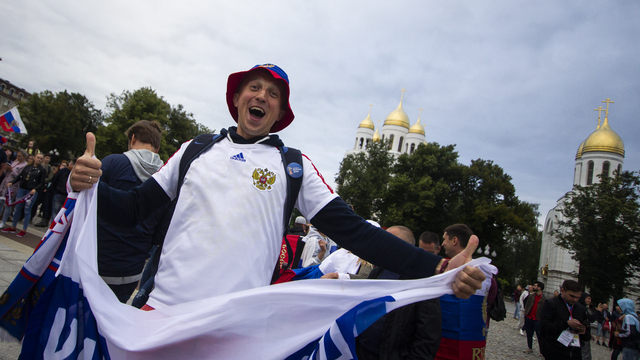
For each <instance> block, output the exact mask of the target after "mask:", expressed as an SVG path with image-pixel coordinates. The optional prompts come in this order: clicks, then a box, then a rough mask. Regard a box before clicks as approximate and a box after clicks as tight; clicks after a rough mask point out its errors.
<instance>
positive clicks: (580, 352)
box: [513, 280, 640, 360]
mask: <svg viewBox="0 0 640 360" xmlns="http://www.w3.org/2000/svg"><path fill="white" fill-rule="evenodd" d="M543 290H544V283H542V282H539V281H538V282H535V283H534V284H533V285H527V286H526V287H524V288H523V287H522V286H520V285H518V286H517V288H516V289H515V290H514V292H513V301H514V302H515V303H516V304H515V305H516V310H515V311H514V315H513V317H514V319H518V320H519V322H518V325H517V330H518V331H520V334H521V335H523V336H525V335H526V337H527V348H526V349H525V350H524V352H525V353H529V354H531V353H533V340H534V333H535V336H536V337H537V340H538V349H539V353H540V357H544V358H545V359H583V360H591V346H592V345H593V344H595V346H603V347H606V348H608V349H609V350H610V351H611V360H616V359H618V357H619V355H620V354H622V359H623V360H638V359H640V350H639V347H638V345H639V342H640V322H639V321H638V316H639V315H640V314H638V313H637V312H636V311H635V306H634V302H633V301H632V300H630V299H619V300H618V301H617V302H616V305H615V309H614V310H613V311H610V310H609V305H608V304H606V303H599V304H598V305H597V306H595V305H594V304H593V303H592V299H591V295H590V294H589V293H587V292H585V291H583V290H584V289H583V287H582V286H581V285H580V284H579V283H578V282H576V281H574V280H566V281H565V282H564V283H563V284H562V287H561V288H560V291H558V290H554V295H553V297H551V298H547V297H546V296H545V293H544V291H543ZM592 327H593V328H595V333H592Z"/></svg>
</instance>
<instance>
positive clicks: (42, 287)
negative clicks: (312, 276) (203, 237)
mask: <svg viewBox="0 0 640 360" xmlns="http://www.w3.org/2000/svg"><path fill="white" fill-rule="evenodd" d="M96 195H97V189H96V187H95V186H94V188H93V189H91V190H87V191H83V192H82V193H81V194H80V195H79V196H78V198H77V200H75V201H74V200H72V199H67V203H66V204H65V209H63V211H61V213H60V214H58V216H57V218H56V222H55V223H54V224H53V225H52V226H51V227H50V228H49V231H48V232H47V234H46V235H45V239H44V240H43V241H42V243H41V244H40V246H39V247H38V249H37V250H36V251H35V252H34V254H33V255H32V256H31V258H30V259H29V260H28V261H27V264H25V267H24V268H23V270H28V274H27V271H25V272H24V274H23V272H21V275H19V276H18V277H17V278H16V280H14V283H12V284H11V285H10V287H9V289H7V292H5V294H3V295H1V296H0V300H1V301H0V302H1V303H3V305H0V318H2V320H5V321H4V322H0V328H1V329H0V337H2V335H4V337H5V338H13V339H15V340H22V354H21V356H20V358H21V359H22V358H24V359H43V360H44V359H92V360H99V359H127V360H158V359H160V360H162V359H196V360H197V359H203V360H204V359H230V360H233V359H274V360H282V359H287V360H311V359H313V360H329V359H332V360H338V359H354V358H355V337H356V336H358V335H359V334H360V333H361V332H362V331H364V329H366V328H367V327H368V326H369V325H370V324H372V323H373V322H375V321H376V320H377V319H379V318H380V316H382V315H384V314H385V313H388V312H390V311H393V310H394V309H397V308H398V307H401V306H404V305H407V304H410V303H413V302H417V301H422V300H425V299H432V298H437V297H441V296H442V295H445V294H451V293H452V290H451V284H452V282H453V281H454V280H455V276H456V273H457V271H459V270H461V268H460V269H454V270H452V271H447V272H446V273H444V274H441V275H437V276H433V277H430V278H426V279H418V280H404V281H398V280H357V281H356V280H323V279H316V280H305V281H295V282H289V283H286V284H279V285H274V286H264V287H260V288H255V289H250V290H246V291H240V292H236V293H231V294H225V295H220V296H215V297H211V298H208V299H199V300H194V301H192V302H188V303H183V304H178V305H174V306H168V307H165V308H160V309H156V310H154V311H142V310H139V309H136V308H134V307H132V306H129V305H125V304H122V303H120V302H119V301H118V299H117V298H116V296H115V295H114V294H113V292H111V290H110V289H109V287H108V286H107V284H105V283H104V281H103V280H102V279H101V278H100V275H98V269H97V241H96V226H97V225H96V217H97V196H96ZM70 197H75V194H74V193H71V194H70ZM71 217H73V221H72V222H70V221H69V220H70V218H71ZM194 260H196V259H194ZM197 260H198V261H206V260H207V259H206V258H203V259H197ZM489 262H490V261H489V260H488V259H485V258H481V259H476V260H473V261H472V262H470V263H469V264H468V265H471V266H478V267H479V268H480V269H481V270H483V271H484V272H485V274H486V275H487V276H488V277H490V276H491V273H494V272H495V267H493V266H492V265H490V264H489ZM23 275H26V276H23ZM14 323H15V324H14Z"/></svg>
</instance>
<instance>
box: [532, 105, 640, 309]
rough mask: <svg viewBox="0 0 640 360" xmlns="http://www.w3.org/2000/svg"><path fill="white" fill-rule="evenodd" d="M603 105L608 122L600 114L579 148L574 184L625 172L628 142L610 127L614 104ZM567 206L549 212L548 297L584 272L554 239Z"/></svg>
mask: <svg viewBox="0 0 640 360" xmlns="http://www.w3.org/2000/svg"><path fill="white" fill-rule="evenodd" d="M603 102H604V103H607V108H606V109H603V108H602V106H600V107H598V108H597V109H595V110H596V111H598V112H599V113H600V115H601V113H602V111H603V110H604V111H605V116H604V121H603V122H602V124H600V119H601V116H600V115H599V116H598V126H597V128H596V130H595V131H594V132H592V133H591V134H590V135H589V136H588V137H587V138H586V139H585V140H584V141H583V142H582V143H581V144H580V146H579V147H578V152H577V153H576V163H575V168H574V174H573V185H580V186H589V185H591V184H594V183H596V182H598V181H599V180H600V179H599V178H598V177H597V174H602V176H612V175H613V173H614V171H618V172H620V171H622V164H623V162H624V143H623V142H622V139H621V138H620V136H619V135H618V134H617V133H616V132H615V131H613V129H611V126H609V103H612V102H613V101H611V100H610V99H607V100H604V101H603ZM563 206H564V202H563V199H562V198H561V199H559V200H558V203H557V204H556V206H555V207H554V208H553V209H551V210H549V213H548V214H547V217H546V219H545V222H544V229H543V233H542V248H541V250H540V264H539V269H540V272H539V276H538V280H540V281H542V282H543V283H545V293H546V295H552V294H553V291H554V290H558V291H560V287H561V285H562V283H563V282H564V281H565V280H576V281H577V279H578V272H579V270H580V264H579V263H577V262H576V261H575V260H573V259H571V254H570V253H569V251H568V250H565V249H563V248H561V247H559V246H557V245H556V244H555V242H556V239H555V238H554V236H552V231H553V230H554V229H557V228H558V221H560V220H565V218H564V216H563V215H562V213H561V209H562V208H563ZM629 290H633V289H629ZM631 292H635V291H631ZM635 296H637V294H636V295H635ZM634 298H635V297H634Z"/></svg>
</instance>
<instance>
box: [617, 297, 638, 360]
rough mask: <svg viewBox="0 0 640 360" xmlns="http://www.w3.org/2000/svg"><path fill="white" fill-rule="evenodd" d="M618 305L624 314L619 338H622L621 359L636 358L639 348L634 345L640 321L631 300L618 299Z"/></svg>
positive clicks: (633, 359) (632, 359)
mask: <svg viewBox="0 0 640 360" xmlns="http://www.w3.org/2000/svg"><path fill="white" fill-rule="evenodd" d="M618 305H619V306H620V309H621V310H622V312H623V314H624V318H623V319H622V327H621V329H620V339H621V340H622V360H638V359H639V358H640V349H638V346H637V345H636V343H637V341H638V340H640V321H638V315H636V313H635V309H634V304H633V300H630V299H620V300H618Z"/></svg>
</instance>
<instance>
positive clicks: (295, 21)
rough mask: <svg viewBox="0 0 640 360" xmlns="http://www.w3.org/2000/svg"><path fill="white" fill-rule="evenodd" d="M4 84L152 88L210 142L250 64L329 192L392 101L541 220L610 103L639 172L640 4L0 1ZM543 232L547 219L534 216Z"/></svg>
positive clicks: (92, 94) (227, 121) (628, 163)
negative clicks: (276, 94)
mask: <svg viewBox="0 0 640 360" xmlns="http://www.w3.org/2000/svg"><path fill="white" fill-rule="evenodd" d="M0 14H1V15H0V19H2V23H3V34H2V40H1V42H0V57H2V62H0V78H4V79H6V80H9V81H11V82H12V83H13V84H15V85H17V86H19V87H22V88H24V89H25V90H27V91H28V92H40V91H43V90H51V91H63V90H65V89H66V90H68V91H70V92H78V93H81V94H83V95H85V96H86V97H87V98H89V100H91V101H92V102H93V103H94V104H95V105H96V107H97V108H99V109H102V110H104V109H105V103H106V97H107V96H108V95H109V94H110V93H116V94H119V93H121V92H122V91H124V90H130V91H133V90H136V89H139V88H141V87H143V86H150V87H152V88H153V89H155V90H156V91H157V93H158V94H159V95H161V96H163V97H164V98H165V100H167V101H168V102H169V103H170V104H172V105H177V104H182V105H184V107H185V110H187V111H188V112H191V113H193V115H194V118H195V119H196V121H198V122H199V123H202V124H204V125H206V126H208V127H209V128H211V129H215V130H217V131H219V130H220V129H221V128H223V127H228V126H230V125H232V124H234V123H233V120H232V119H231V117H230V115H229V113H228V110H227V106H226V103H225V97H224V94H225V90H226V88H225V87H226V79H227V76H228V75H229V74H230V73H232V72H236V71H241V70H247V69H249V68H250V67H252V66H253V65H255V64H259V63H267V62H270V63H275V64H277V65H279V66H281V67H282V68H283V69H284V70H285V71H286V72H287V73H288V74H289V78H290V80H291V91H292V93H291V99H290V100H291V106H292V108H293V111H294V113H295V115H296V119H295V121H294V122H293V124H292V125H291V126H289V127H288V128H287V129H286V130H284V131H282V132H281V133H280V135H281V137H282V138H283V139H284V141H285V143H286V144H288V145H290V146H293V147H297V148H300V149H301V150H302V151H303V152H304V153H306V154H307V155H308V156H309V157H310V158H311V159H312V160H313V161H314V163H315V164H316V166H317V167H318V168H319V170H320V171H321V172H322V173H323V175H324V176H325V178H327V180H330V181H331V182H332V183H333V179H334V178H335V174H336V173H337V171H338V167H339V164H340V161H341V160H342V158H343V156H344V154H345V152H346V151H347V150H349V149H351V148H352V147H353V144H354V141H355V132H356V129H357V126H358V124H359V123H360V122H361V121H362V120H363V119H364V118H365V117H366V116H367V113H368V111H369V104H373V108H372V110H371V117H372V119H373V121H374V123H375V124H376V126H378V120H381V121H384V119H385V118H386V116H387V115H388V114H389V113H390V112H391V111H393V110H394V109H395V108H396V107H397V105H398V102H399V100H400V95H401V92H400V90H401V89H402V88H405V89H406V93H405V95H404V101H403V106H404V109H405V111H406V112H407V114H408V115H409V118H410V121H411V124H414V123H415V122H416V120H417V118H418V115H419V110H418V109H420V108H422V109H424V111H423V112H422V117H421V122H422V123H423V124H424V125H425V127H426V138H427V141H430V142H438V143H439V144H441V145H448V144H456V145H457V146H456V149H457V151H458V153H459V154H460V161H461V162H462V163H463V164H466V165H468V164H469V163H470V162H471V160H472V159H478V158H482V159H487V160H493V161H494V162H495V163H496V164H498V165H499V166H501V167H502V168H503V169H504V170H505V172H506V173H508V174H509V175H511V176H512V177H513V183H514V185H515V186H516V190H517V195H518V196H519V197H520V199H522V200H525V201H528V202H533V203H538V204H540V211H541V213H542V218H543V219H544V216H545V215H546V213H547V212H548V211H549V210H550V209H551V208H552V207H553V206H554V205H555V202H556V200H557V199H558V198H560V197H561V196H563V195H564V193H565V192H567V191H569V190H570V189H571V186H572V181H573V168H574V164H575V154H576V151H577V149H578V146H579V145H580V143H581V142H582V141H583V140H585V139H586V138H587V136H589V134H590V133H591V132H593V131H594V130H595V129H596V125H597V118H598V113H597V112H595V111H594V110H593V109H595V108H597V107H598V106H600V105H602V106H603V107H604V106H606V104H603V103H601V101H602V100H605V99H606V98H611V99H612V100H613V101H615V103H614V104H611V105H610V109H609V112H610V116H609V124H610V125H611V128H612V129H613V130H614V131H616V132H617V133H618V134H619V135H620V136H621V137H622V139H623V141H624V144H625V150H626V157H625V164H624V168H625V169H626V170H634V171H637V170H638V169H639V168H640V160H639V157H638V152H639V145H638V138H639V135H640V122H638V119H639V115H640V21H639V20H638V19H640V2H638V1H636V0H629V1H615V0H608V1H557V0H553V1H511V0H510V1H486V2H481V1H385V2H383V1H371V0H369V1H191V2H176V1H159V0H155V1H109V2H93V1H82V2H78V1H64V0H63V1H55V2H50V1H29V2H15V1H3V2H2V3H0ZM541 221H542V220H541Z"/></svg>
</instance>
